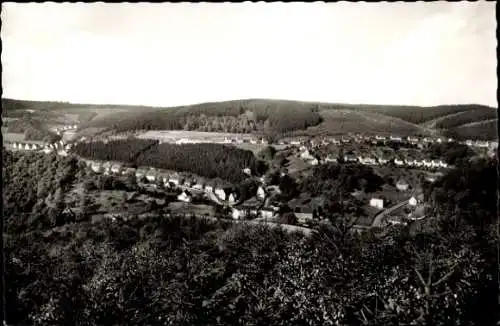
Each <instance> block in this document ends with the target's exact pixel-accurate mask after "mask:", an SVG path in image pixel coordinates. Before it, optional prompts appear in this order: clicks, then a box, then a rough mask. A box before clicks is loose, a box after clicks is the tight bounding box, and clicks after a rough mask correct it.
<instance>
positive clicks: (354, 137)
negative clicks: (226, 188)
mask: <svg viewBox="0 0 500 326" xmlns="http://www.w3.org/2000/svg"><path fill="white" fill-rule="evenodd" d="M454 141H455V140H454V139H453V138H442V137H435V138H432V137H416V136H407V137H401V136H397V135H391V136H381V135H361V134H348V135H342V136H340V137H318V138H316V139H306V138H297V139H283V140H280V141H279V142H278V143H279V144H280V145H291V146H302V145H309V146H311V147H313V148H314V147H317V146H320V145H330V144H332V145H340V144H348V143H363V142H365V143H381V142H382V143H385V142H400V143H408V144H412V145H419V144H430V143H444V142H454Z"/></svg>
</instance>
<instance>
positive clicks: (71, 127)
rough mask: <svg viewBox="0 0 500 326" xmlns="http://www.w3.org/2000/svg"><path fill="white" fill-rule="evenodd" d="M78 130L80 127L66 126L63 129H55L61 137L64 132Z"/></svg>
mask: <svg viewBox="0 0 500 326" xmlns="http://www.w3.org/2000/svg"><path fill="white" fill-rule="evenodd" d="M77 128H78V125H66V126H63V127H59V128H55V129H54V131H55V132H56V134H58V135H61V133H62V132H65V131H70V130H76V129H77Z"/></svg>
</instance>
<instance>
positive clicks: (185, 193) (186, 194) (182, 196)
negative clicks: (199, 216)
mask: <svg viewBox="0 0 500 326" xmlns="http://www.w3.org/2000/svg"><path fill="white" fill-rule="evenodd" d="M177 199H178V200H180V201H183V202H185V203H190V202H191V201H192V197H191V194H190V193H189V192H188V191H183V192H182V193H181V194H180V195H179V196H177Z"/></svg>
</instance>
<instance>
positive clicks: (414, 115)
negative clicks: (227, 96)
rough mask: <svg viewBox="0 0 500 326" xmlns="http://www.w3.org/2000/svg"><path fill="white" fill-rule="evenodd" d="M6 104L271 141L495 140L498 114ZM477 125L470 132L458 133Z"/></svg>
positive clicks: (262, 102) (87, 122) (294, 104)
mask: <svg viewBox="0 0 500 326" xmlns="http://www.w3.org/2000/svg"><path fill="white" fill-rule="evenodd" d="M4 104H6V105H7V107H6V108H7V109H6V110H5V109H4V116H16V115H19V114H21V112H25V111H26V109H31V110H39V111H43V112H45V113H46V114H52V115H54V114H68V113H73V114H75V113H76V114H78V115H79V118H80V119H79V120H80V126H79V129H80V130H81V131H85V130H86V131H89V130H94V129H96V130H97V129H101V130H102V129H105V130H108V131H115V132H123V131H135V130H196V131H209V132H210V131H211V132H231V133H258V134H266V135H269V136H280V135H284V134H306V135H317V134H338V133H347V132H366V133H384V134H387V133H393V134H401V135H406V134H433V133H435V132H436V131H437V132H439V133H442V134H450V133H454V134H456V136H457V137H472V138H477V137H482V136H484V135H488V136H487V137H493V138H495V139H496V138H497V133H496V122H495V123H493V122H491V121H489V120H491V119H495V121H496V119H497V109H495V108H491V107H486V106H482V105H473V104H466V105H442V106H433V107H418V106H402V105H398V106H395V105H364V104H359V105H358V104H338V103H322V102H303V101H288V100H271V99H244V100H234V101H224V102H210V103H200V104H194V105H185V106H178V107H171V108H165V107H148V106H132V105H90V104H71V103H60V102H30V101H20V100H10V99H2V105H4ZM5 112H6V113H7V114H5ZM481 121H489V122H485V123H479V122H481ZM476 122H477V123H478V124H477V125H473V126H472V127H471V126H468V127H463V128H462V127H460V126H461V125H464V124H470V123H476ZM479 126H481V127H480V128H479Z"/></svg>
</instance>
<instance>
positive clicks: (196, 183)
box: [84, 160, 267, 204]
mask: <svg viewBox="0 0 500 326" xmlns="http://www.w3.org/2000/svg"><path fill="white" fill-rule="evenodd" d="M84 161H85V162H86V164H87V166H89V167H90V169H91V170H92V171H93V172H94V173H104V174H108V175H110V174H114V175H134V176H135V177H136V179H137V180H138V181H139V183H140V182H141V181H142V180H144V179H146V181H147V182H148V183H155V184H158V183H161V184H163V186H164V187H166V188H177V187H182V188H186V189H191V190H192V191H196V192H205V193H213V194H215V196H217V198H218V199H219V200H222V201H228V202H229V203H230V204H234V203H237V202H238V200H239V194H238V193H237V191H235V190H234V189H233V187H231V186H218V185H216V184H215V183H214V182H206V181H203V180H201V179H200V180H196V178H191V177H184V176H182V175H181V174H179V173H167V172H163V171H161V170H157V169H154V168H150V167H138V168H137V169H136V168H132V167H126V166H124V165H123V164H122V163H118V162H97V161H90V160H84ZM181 195H182V194H181ZM256 196H257V198H258V199H259V200H264V199H265V198H266V196H267V192H266V190H265V189H264V188H263V187H259V188H258V189H257V193H256ZM181 198H182V199H181V200H183V201H188V198H192V196H191V195H190V193H189V192H186V193H185V194H184V195H182V197H181Z"/></svg>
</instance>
